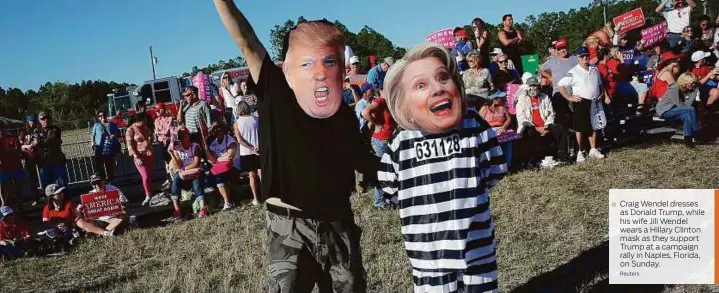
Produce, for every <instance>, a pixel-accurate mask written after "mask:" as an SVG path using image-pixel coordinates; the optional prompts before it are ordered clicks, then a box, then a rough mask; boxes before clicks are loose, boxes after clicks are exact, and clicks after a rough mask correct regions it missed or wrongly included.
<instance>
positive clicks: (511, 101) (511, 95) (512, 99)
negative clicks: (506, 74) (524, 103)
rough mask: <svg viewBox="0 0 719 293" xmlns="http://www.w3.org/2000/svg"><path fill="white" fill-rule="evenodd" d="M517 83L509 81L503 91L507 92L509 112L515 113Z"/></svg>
mask: <svg viewBox="0 0 719 293" xmlns="http://www.w3.org/2000/svg"><path fill="white" fill-rule="evenodd" d="M519 87H520V85H519V84H515V83H509V84H507V85H506V89H505V93H507V110H509V114H512V115H516V114H517V99H518V98H519V97H517V92H518V91H519Z"/></svg>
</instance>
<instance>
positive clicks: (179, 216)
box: [172, 210, 182, 220]
mask: <svg viewBox="0 0 719 293" xmlns="http://www.w3.org/2000/svg"><path fill="white" fill-rule="evenodd" d="M172 218H173V219H176V220H180V219H182V212H181V211H180V210H174V211H172Z"/></svg>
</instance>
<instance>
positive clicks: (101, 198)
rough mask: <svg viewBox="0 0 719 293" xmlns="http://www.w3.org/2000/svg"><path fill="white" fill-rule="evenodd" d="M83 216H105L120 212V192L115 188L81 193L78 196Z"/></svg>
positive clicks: (92, 217) (93, 217) (121, 211)
mask: <svg viewBox="0 0 719 293" xmlns="http://www.w3.org/2000/svg"><path fill="white" fill-rule="evenodd" d="M80 200H81V201H82V206H83V210H84V213H85V217H86V218H89V219H97V218H100V217H105V216H114V215H117V214H122V213H123V210H122V203H121V202H120V193H119V192H118V191H117V190H108V191H100V192H93V193H88V194H83V195H82V196H80Z"/></svg>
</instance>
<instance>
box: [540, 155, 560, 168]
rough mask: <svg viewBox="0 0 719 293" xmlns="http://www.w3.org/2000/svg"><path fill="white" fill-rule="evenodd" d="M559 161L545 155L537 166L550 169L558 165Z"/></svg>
mask: <svg viewBox="0 0 719 293" xmlns="http://www.w3.org/2000/svg"><path fill="white" fill-rule="evenodd" d="M559 164H560V163H559V162H557V161H555V160H554V158H553V157H551V156H547V157H545V158H544V160H542V162H540V163H539V167H540V168H542V169H552V168H554V167H556V166H558V165H559Z"/></svg>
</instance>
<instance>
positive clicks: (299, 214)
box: [265, 203, 314, 218]
mask: <svg viewBox="0 0 719 293" xmlns="http://www.w3.org/2000/svg"><path fill="white" fill-rule="evenodd" d="M265 206H266V207H267V211H269V212H271V213H273V214H278V215H281V216H287V217H294V218H314V217H311V216H310V215H309V214H307V213H305V212H303V211H298V210H295V209H290V208H283V207H281V206H276V205H273V204H269V203H266V204H265Z"/></svg>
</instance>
